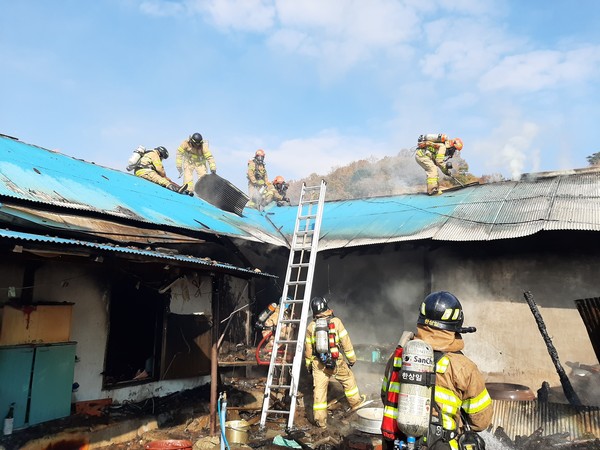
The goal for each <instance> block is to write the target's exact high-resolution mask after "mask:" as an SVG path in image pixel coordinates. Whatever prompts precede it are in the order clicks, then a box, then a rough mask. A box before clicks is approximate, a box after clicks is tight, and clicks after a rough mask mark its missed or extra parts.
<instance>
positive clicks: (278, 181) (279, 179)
mask: <svg viewBox="0 0 600 450" xmlns="http://www.w3.org/2000/svg"><path fill="white" fill-rule="evenodd" d="M283 183H285V180H284V178H283V177H282V176H281V175H277V176H276V177H275V178H274V179H273V184H283Z"/></svg>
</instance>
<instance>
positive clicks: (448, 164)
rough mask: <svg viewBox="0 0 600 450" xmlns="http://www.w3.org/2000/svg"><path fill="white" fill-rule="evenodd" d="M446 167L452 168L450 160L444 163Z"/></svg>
mask: <svg viewBox="0 0 600 450" xmlns="http://www.w3.org/2000/svg"><path fill="white" fill-rule="evenodd" d="M446 169H448V170H450V169H452V163H451V162H450V161H448V162H447V163H446Z"/></svg>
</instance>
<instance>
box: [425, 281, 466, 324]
mask: <svg viewBox="0 0 600 450" xmlns="http://www.w3.org/2000/svg"><path fill="white" fill-rule="evenodd" d="M463 320H464V317H463V309H462V305H461V304H460V302H459V301H458V299H457V298H456V297H455V296H454V294H451V293H450V292H447V291H437V292H432V293H431V294H429V295H428V296H427V297H425V300H423V303H422V304H421V310H420V311H419V319H418V320H417V323H418V324H420V325H428V326H430V327H433V328H439V329H440V330H448V331H455V332H460V330H461V328H462V324H463Z"/></svg>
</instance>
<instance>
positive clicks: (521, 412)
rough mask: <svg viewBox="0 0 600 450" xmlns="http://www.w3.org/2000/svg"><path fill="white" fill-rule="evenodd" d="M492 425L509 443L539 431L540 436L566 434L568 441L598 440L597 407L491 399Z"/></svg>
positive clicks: (598, 420) (599, 418) (598, 415)
mask: <svg viewBox="0 0 600 450" xmlns="http://www.w3.org/2000/svg"><path fill="white" fill-rule="evenodd" d="M492 426H493V429H494V430H495V429H496V428H497V427H502V428H503V430H504V432H505V433H506V434H507V436H508V437H510V438H511V439H512V440H513V441H514V440H515V438H516V437H517V436H521V437H526V436H531V435H532V434H533V433H534V432H535V431H536V430H538V429H541V434H542V436H551V435H553V434H560V433H569V439H571V440H582V439H590V438H595V439H599V438H600V408H598V407H594V406H572V405H566V404H561V403H544V402H538V401H536V400H534V401H530V402H524V401H510V400H494V416H493V418H492Z"/></svg>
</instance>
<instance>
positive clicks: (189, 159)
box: [175, 133, 217, 191]
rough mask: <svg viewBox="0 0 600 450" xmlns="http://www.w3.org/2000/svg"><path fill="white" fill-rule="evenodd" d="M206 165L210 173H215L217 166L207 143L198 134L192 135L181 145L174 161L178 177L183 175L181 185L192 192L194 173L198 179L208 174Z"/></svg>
mask: <svg viewBox="0 0 600 450" xmlns="http://www.w3.org/2000/svg"><path fill="white" fill-rule="evenodd" d="M207 164H208V167H209V169H210V172H211V173H217V164H216V163H215V158H214V157H213V155H212V153H211V151H210V149H209V148H208V142H207V141H205V140H204V139H203V138H202V135H201V134H200V133H194V134H192V135H191V136H190V137H189V138H187V139H186V140H185V141H183V142H182V143H181V145H180V146H179V148H178V149H177V157H176V159H175V166H176V167H177V170H178V171H179V176H181V175H183V184H184V185H186V186H187V189H188V190H189V191H193V190H194V172H196V174H197V175H198V179H200V178H201V177H203V176H204V175H206V174H207V173H208V171H207V169H206V165H207Z"/></svg>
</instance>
